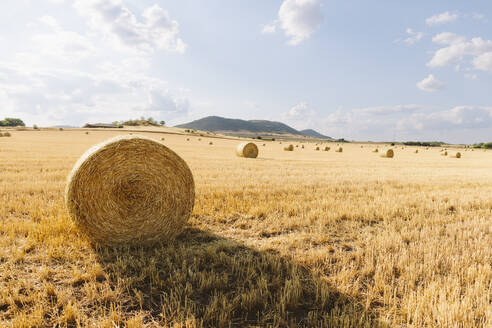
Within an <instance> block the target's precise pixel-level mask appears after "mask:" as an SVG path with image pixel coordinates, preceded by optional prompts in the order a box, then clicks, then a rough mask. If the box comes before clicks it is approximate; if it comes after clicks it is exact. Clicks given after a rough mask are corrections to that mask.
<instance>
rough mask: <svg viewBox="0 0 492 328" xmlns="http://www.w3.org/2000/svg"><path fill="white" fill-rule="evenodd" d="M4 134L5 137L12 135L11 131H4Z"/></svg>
mask: <svg viewBox="0 0 492 328" xmlns="http://www.w3.org/2000/svg"><path fill="white" fill-rule="evenodd" d="M3 136H4V137H11V136H12V135H11V134H10V132H4V133H3Z"/></svg>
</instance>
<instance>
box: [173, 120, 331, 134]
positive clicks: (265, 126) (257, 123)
mask: <svg viewBox="0 0 492 328" xmlns="http://www.w3.org/2000/svg"><path fill="white" fill-rule="evenodd" d="M176 127H178V128H184V129H192V130H202V131H209V132H221V133H224V134H232V135H240V134H262V133H267V134H291V135H294V136H305V137H312V138H319V139H332V138H330V137H328V136H324V135H322V134H321V133H318V132H316V131H314V130H312V129H307V130H303V131H298V130H296V129H294V128H292V127H290V126H288V125H287V124H284V123H281V122H275V121H266V120H249V121H247V120H240V119H231V118H224V117H220V116H207V117H204V118H201V119H199V120H196V121H192V122H189V123H185V124H180V125H177V126H176Z"/></svg>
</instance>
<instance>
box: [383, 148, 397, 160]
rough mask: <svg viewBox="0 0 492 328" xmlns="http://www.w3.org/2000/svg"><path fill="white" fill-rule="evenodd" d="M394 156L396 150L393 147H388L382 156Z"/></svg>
mask: <svg viewBox="0 0 492 328" xmlns="http://www.w3.org/2000/svg"><path fill="white" fill-rule="evenodd" d="M393 156H395V152H394V151H393V149H388V150H387V151H386V153H384V154H382V155H381V157H383V158H393Z"/></svg>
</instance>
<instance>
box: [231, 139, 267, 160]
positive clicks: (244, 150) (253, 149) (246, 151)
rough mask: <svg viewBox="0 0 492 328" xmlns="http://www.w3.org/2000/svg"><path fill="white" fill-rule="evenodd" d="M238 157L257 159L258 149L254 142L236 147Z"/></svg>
mask: <svg viewBox="0 0 492 328" xmlns="http://www.w3.org/2000/svg"><path fill="white" fill-rule="evenodd" d="M263 145H265V144H263ZM236 155H237V156H239V157H246V158H256V157H258V147H257V146H256V144H254V143H252V142H243V143H240V144H239V145H237V147H236Z"/></svg>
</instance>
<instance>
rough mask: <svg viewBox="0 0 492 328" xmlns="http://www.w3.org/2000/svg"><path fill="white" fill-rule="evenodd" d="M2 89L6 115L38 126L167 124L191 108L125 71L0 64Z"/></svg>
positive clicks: (175, 94) (181, 96)
mask: <svg viewBox="0 0 492 328" xmlns="http://www.w3.org/2000/svg"><path fill="white" fill-rule="evenodd" d="M2 77H5V78H2ZM0 89H1V90H2V95H1V97H0V108H2V111H3V112H5V115H7V114H9V113H10V114H14V113H15V115H17V116H22V117H23V118H25V119H26V121H28V122H32V123H36V124H74V125H81V124H83V123H86V122H88V121H109V122H111V121H114V120H117V119H126V118H131V117H139V116H142V115H144V116H154V117H157V118H159V119H160V118H162V119H164V120H166V121H167V120H169V119H170V118H175V117H177V116H184V115H187V113H188V111H189V108H190V101H189V99H188V98H187V95H186V93H182V92H180V90H171V89H170V88H169V86H168V85H167V83H166V82H165V81H163V80H161V79H157V78H152V77H148V76H146V75H144V74H141V73H138V72H132V71H131V68H129V67H125V66H123V65H121V66H120V65H110V64H107V65H103V66H102V70H101V71H100V72H99V73H85V72H80V71H74V70H67V69H53V68H51V69H35V68H32V67H29V68H26V67H23V66H22V65H19V64H16V63H12V62H9V63H6V62H0Z"/></svg>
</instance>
